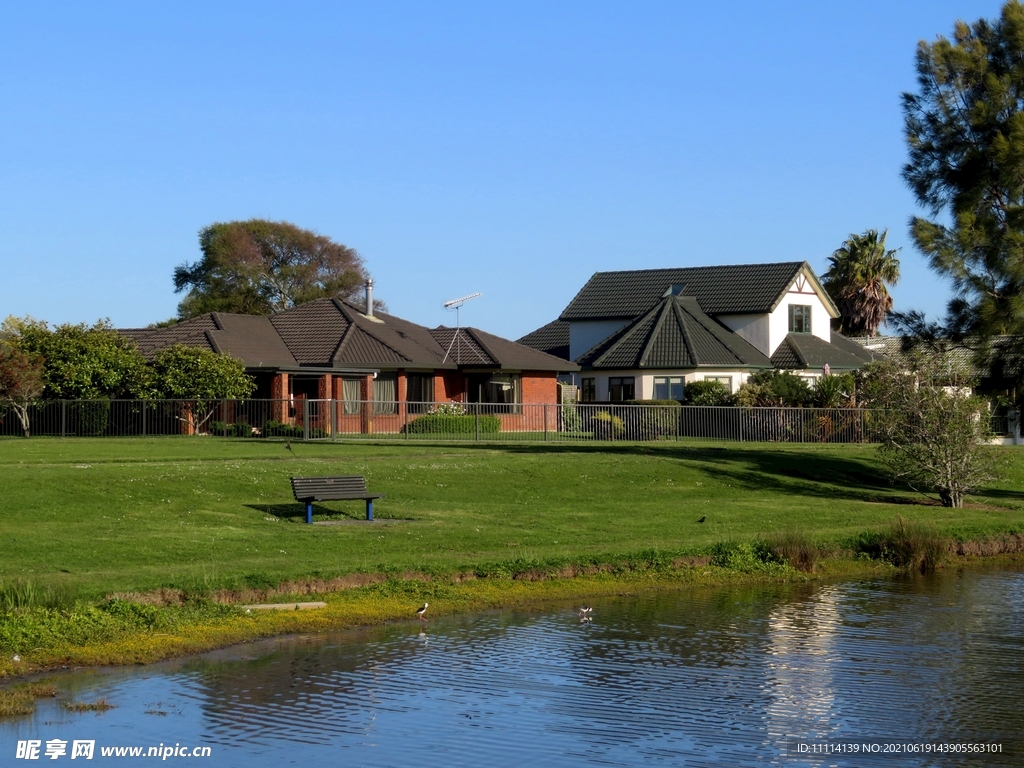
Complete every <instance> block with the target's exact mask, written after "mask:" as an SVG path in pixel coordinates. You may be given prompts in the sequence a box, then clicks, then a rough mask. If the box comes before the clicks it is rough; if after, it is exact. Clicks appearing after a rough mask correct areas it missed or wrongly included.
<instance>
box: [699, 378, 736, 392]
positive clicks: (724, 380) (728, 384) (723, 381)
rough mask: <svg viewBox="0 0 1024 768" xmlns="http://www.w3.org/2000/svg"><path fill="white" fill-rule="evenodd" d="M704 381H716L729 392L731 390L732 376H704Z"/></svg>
mask: <svg viewBox="0 0 1024 768" xmlns="http://www.w3.org/2000/svg"><path fill="white" fill-rule="evenodd" d="M704 381H717V382H718V383H719V384H721V385H723V386H724V387H725V388H726V389H727V390H729V392H732V376H705V377H704Z"/></svg>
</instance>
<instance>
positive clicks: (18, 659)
mask: <svg viewBox="0 0 1024 768" xmlns="http://www.w3.org/2000/svg"><path fill="white" fill-rule="evenodd" d="M11 661H13V662H14V663H15V664H17V663H18V662H19V661H21V656H19V655H18V654H14V656H12V657H11Z"/></svg>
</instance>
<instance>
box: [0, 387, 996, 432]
mask: <svg viewBox="0 0 1024 768" xmlns="http://www.w3.org/2000/svg"><path fill="white" fill-rule="evenodd" d="M877 421H878V418H877V413H876V412H873V411H870V410H864V409H855V408H739V407H724V406H723V407H703V406H669V405H620V404H614V403H611V404H609V403H604V404H601V403H597V404H594V403H581V404H484V403H467V404H462V403H410V402H381V401H376V402H374V401H351V400H348V401H341V400H309V399H301V398H296V399H289V400H208V401H196V400H59V401H49V402H42V403H38V404H36V405H33V406H31V407H30V408H29V409H28V422H29V433H30V435H32V436H51V437H104V436H111V437H115V436H116V437H129V436H131V437H134V436H140V437H141V436H147V435H214V436H220V437H239V438H243V437H244V438H290V439H296V440H349V439H377V440H379V439H391V440H445V441H452V440H468V441H562V442H591V441H629V442H636V441H656V440H684V439H699V440H723V441H750V442H790V443H862V442H874V441H875V439H874V438H875V435H874V430H873V425H874V424H875V423H877ZM1002 421H1003V422H1004V423H1003V424H996V423H994V424H993V427H997V426H1002V427H1003V428H1004V429H1005V418H1004V419H1003V420H1002ZM22 434H23V429H22V421H21V419H20V418H19V416H18V414H17V413H16V412H15V410H14V409H13V408H12V407H11V406H2V407H0V436H16V435H22Z"/></svg>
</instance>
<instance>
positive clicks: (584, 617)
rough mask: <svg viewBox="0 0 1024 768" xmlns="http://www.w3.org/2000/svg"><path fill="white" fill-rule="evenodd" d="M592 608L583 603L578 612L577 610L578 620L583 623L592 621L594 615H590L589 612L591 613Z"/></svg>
mask: <svg viewBox="0 0 1024 768" xmlns="http://www.w3.org/2000/svg"><path fill="white" fill-rule="evenodd" d="M593 610H594V609H593V608H591V607H590V606H589V605H585V606H583V607H582V608H580V612H579V617H580V621H581V622H582V623H584V624H589V623H590V622H592V621H593V620H594V617H593V616H591V615H590V614H591V612H593Z"/></svg>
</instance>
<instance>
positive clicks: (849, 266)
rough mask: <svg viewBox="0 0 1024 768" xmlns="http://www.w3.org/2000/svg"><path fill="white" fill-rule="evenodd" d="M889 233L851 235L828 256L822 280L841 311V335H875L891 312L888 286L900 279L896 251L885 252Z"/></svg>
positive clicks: (872, 230)
mask: <svg viewBox="0 0 1024 768" xmlns="http://www.w3.org/2000/svg"><path fill="white" fill-rule="evenodd" d="M886 234H887V231H883V232H881V233H879V232H878V230H875V229H869V230H867V231H866V232H864V233H863V234H860V235H852V234H851V235H850V236H849V238H847V239H846V241H845V242H844V243H843V244H842V246H840V247H839V248H837V249H836V250H835V251H834V252H833V253H832V255H831V256H830V257H829V260H828V261H829V268H828V271H827V272H826V273H825V274H824V275H822V281H823V282H824V285H825V290H827V291H828V293H829V295H830V296H831V297H832V300H833V301H835V303H836V306H837V307H838V308H839V321H838V323H837V330H838V331H839V332H840V333H843V334H846V335H850V336H865V335H867V336H874V335H875V334H877V333H878V328H879V327H880V326H881V325H882V323H883V322H885V317H886V315H887V314H888V313H889V312H890V311H891V310H892V296H890V295H889V290H888V287H887V286H890V285H895V284H896V283H897V281H898V280H899V279H900V262H899V259H897V258H896V250H887V249H886V247H885V236H886Z"/></svg>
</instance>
